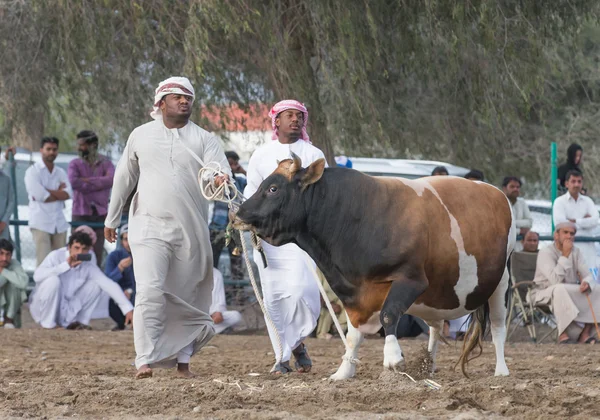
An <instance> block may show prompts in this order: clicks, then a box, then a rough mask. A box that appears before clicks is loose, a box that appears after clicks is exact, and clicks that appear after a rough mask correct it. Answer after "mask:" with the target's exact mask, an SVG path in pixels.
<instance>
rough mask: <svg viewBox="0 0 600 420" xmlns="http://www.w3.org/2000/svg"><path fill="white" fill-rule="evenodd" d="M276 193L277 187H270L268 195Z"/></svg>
mask: <svg viewBox="0 0 600 420" xmlns="http://www.w3.org/2000/svg"><path fill="white" fill-rule="evenodd" d="M276 192H277V187H276V186H275V185H271V186H270V187H269V193H270V194H275V193H276Z"/></svg>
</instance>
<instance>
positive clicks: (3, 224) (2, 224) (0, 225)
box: [0, 222, 6, 233]
mask: <svg viewBox="0 0 600 420" xmlns="http://www.w3.org/2000/svg"><path fill="white" fill-rule="evenodd" d="M4 229H6V222H0V233H2V232H4Z"/></svg>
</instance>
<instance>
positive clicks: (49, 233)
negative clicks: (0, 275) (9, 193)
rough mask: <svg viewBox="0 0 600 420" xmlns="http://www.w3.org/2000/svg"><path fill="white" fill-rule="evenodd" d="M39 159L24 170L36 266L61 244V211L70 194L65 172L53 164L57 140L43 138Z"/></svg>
mask: <svg viewBox="0 0 600 420" xmlns="http://www.w3.org/2000/svg"><path fill="white" fill-rule="evenodd" d="M40 153H41V155H42V161H41V162H36V163H34V164H33V165H31V166H30V167H29V169H27V172H25V188H27V194H28V195H29V227H30V228H31V234H32V236H33V240H34V242H35V253H36V259H37V265H40V264H41V263H42V261H43V260H44V258H46V256H47V255H48V254H49V253H50V251H53V250H56V249H59V248H62V247H64V246H65V242H66V239H67V230H68V229H69V224H68V223H67V220H66V219H65V215H64V214H63V209H64V207H65V200H69V199H70V198H71V197H72V196H73V190H72V189H71V184H70V183H69V178H68V176H67V173H66V172H65V171H64V170H63V169H62V168H59V167H58V166H55V165H54V160H55V159H56V156H58V139H57V138H56V137H44V138H43V139H42V144H41V148H40Z"/></svg>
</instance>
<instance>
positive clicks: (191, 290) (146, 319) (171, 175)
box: [105, 119, 231, 368]
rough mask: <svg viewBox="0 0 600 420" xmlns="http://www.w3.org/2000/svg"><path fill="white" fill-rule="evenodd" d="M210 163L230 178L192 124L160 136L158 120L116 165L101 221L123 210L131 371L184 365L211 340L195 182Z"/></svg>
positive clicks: (114, 222)
mask: <svg viewBox="0 0 600 420" xmlns="http://www.w3.org/2000/svg"><path fill="white" fill-rule="evenodd" d="M185 146H187V148H189V149H191V150H192V151H193V152H194V153H195V154H196V155H197V156H198V157H199V158H200V159H201V160H202V161H203V162H204V163H205V164H209V163H210V162H217V163H219V164H220V165H221V167H222V168H223V170H224V171H225V172H226V173H228V174H229V176H231V172H230V167H229V163H228V162H227V159H226V158H225V154H224V152H223V149H222V147H221V144H220V142H219V140H218V139H217V138H216V137H215V136H214V135H212V134H210V133H209V132H207V131H205V130H203V129H202V128H200V127H198V126H197V125H196V124H194V123H193V122H191V121H190V122H188V124H187V125H186V126H185V127H183V128H180V129H168V128H167V127H165V125H164V124H163V122H162V119H158V120H155V121H152V122H149V123H147V124H144V125H142V126H140V127H138V128H136V129H135V130H134V131H133V132H132V133H131V135H130V137H129V140H128V142H127V146H126V147H125V150H124V151H123V156H122V157H121V159H120V160H119V164H118V165H117V169H116V172H115V179H114V184H113V190H112V195H111V201H110V205H109V211H108V215H107V217H106V222H105V223H106V226H107V227H110V228H117V227H118V226H119V222H120V220H121V210H122V208H123V206H124V204H125V201H126V200H127V198H128V197H129V194H130V193H131V192H132V191H133V188H134V187H135V185H136V183H138V181H139V184H138V188H137V192H136V194H135V196H134V197H133V200H132V201H131V207H130V209H129V243H130V245H131V252H132V254H133V269H134V272H135V278H136V299H135V311H134V315H133V328H134V344H135V350H136V354H137V356H136V361H135V363H136V366H137V367H138V368H139V367H140V366H142V365H150V367H173V366H175V365H176V363H177V362H179V363H188V362H189V358H190V357H191V355H192V354H194V353H196V352H197V351H198V350H200V348H201V347H202V346H204V345H205V344H206V343H207V342H208V341H209V340H210V339H211V338H212V337H213V335H214V329H213V322H212V319H211V318H210V316H209V314H208V313H209V309H210V304H211V301H212V297H211V295H212V286H213V272H212V267H213V266H212V251H211V246H210V238H209V233H208V222H207V220H208V201H207V200H206V199H205V198H204V197H203V196H202V193H201V191H200V186H199V184H198V180H197V176H198V171H199V170H200V168H201V166H200V163H198V162H197V161H196V160H195V159H194V158H193V157H192V155H191V154H190V153H189V151H188V150H186V147H185Z"/></svg>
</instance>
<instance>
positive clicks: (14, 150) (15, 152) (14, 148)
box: [4, 146, 17, 160]
mask: <svg viewBox="0 0 600 420" xmlns="http://www.w3.org/2000/svg"><path fill="white" fill-rule="evenodd" d="M8 152H12V154H13V156H14V155H16V154H17V149H16V147H15V146H10V147H7V148H6V151H5V152H4V157H5V158H6V160H8V159H9V156H8Z"/></svg>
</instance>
